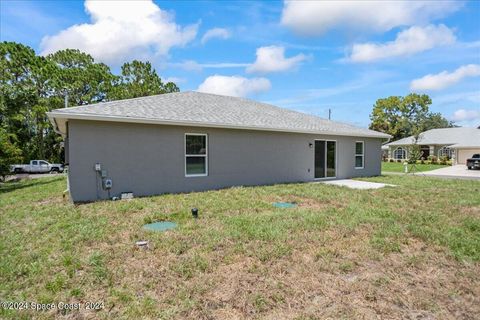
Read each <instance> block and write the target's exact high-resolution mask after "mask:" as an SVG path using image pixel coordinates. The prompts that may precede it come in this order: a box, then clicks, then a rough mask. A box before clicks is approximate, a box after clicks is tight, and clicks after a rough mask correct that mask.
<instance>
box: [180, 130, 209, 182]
mask: <svg viewBox="0 0 480 320" xmlns="http://www.w3.org/2000/svg"><path fill="white" fill-rule="evenodd" d="M207 145H208V141H207V135H206V134H202V133H186V134H185V176H186V177H202V176H206V175H208V161H207V157H208V151H207Z"/></svg>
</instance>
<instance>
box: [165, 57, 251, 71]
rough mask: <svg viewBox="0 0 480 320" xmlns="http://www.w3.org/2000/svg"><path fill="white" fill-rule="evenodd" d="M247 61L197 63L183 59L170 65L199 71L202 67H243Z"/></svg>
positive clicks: (247, 64)
mask: <svg viewBox="0 0 480 320" xmlns="http://www.w3.org/2000/svg"><path fill="white" fill-rule="evenodd" d="M249 65H250V64H249V63H238V62H215V63H198V62H196V61H194V60H185V61H183V62H173V63H170V66H173V67H179V68H182V69H184V70H187V71H195V72H200V71H202V70H203V69H221V68H245V67H248V66H249Z"/></svg>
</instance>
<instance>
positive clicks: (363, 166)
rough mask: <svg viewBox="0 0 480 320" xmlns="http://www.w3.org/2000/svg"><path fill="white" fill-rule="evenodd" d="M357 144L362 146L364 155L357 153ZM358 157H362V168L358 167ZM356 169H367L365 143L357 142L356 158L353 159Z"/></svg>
mask: <svg viewBox="0 0 480 320" xmlns="http://www.w3.org/2000/svg"><path fill="white" fill-rule="evenodd" d="M357 143H361V144H362V153H361V154H360V153H357ZM357 157H362V166H361V167H357ZM353 160H354V166H355V169H365V141H355V156H354V157H353Z"/></svg>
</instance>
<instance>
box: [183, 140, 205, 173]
mask: <svg viewBox="0 0 480 320" xmlns="http://www.w3.org/2000/svg"><path fill="white" fill-rule="evenodd" d="M187 136H203V137H205V154H187ZM183 155H184V156H183V158H184V166H185V177H186V178H191V177H206V176H208V134H206V133H190V132H187V133H185V134H184V138H183ZM188 157H190V158H192V157H198V158H205V173H194V174H188V173H187V158H188Z"/></svg>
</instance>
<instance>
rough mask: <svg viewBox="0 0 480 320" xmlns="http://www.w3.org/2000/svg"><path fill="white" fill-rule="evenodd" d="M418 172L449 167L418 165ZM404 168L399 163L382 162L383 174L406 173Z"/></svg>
mask: <svg viewBox="0 0 480 320" xmlns="http://www.w3.org/2000/svg"><path fill="white" fill-rule="evenodd" d="M411 167H412V165H411V164H409V165H408V170H411ZM416 167H417V171H420V172H422V171H430V170H435V169H440V168H445V167H448V165H441V164H417V165H416ZM404 170H405V169H404V167H403V163H399V162H383V161H382V172H405V171H404Z"/></svg>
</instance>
